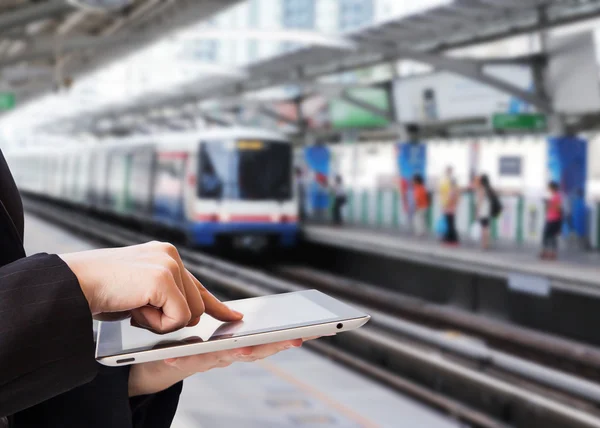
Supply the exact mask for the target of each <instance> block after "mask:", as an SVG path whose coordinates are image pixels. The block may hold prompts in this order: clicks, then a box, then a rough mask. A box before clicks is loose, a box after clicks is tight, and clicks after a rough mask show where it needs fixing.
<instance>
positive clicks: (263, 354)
mask: <svg viewBox="0 0 600 428" xmlns="http://www.w3.org/2000/svg"><path fill="white" fill-rule="evenodd" d="M300 346H302V340H301V339H298V340H288V341H285V342H279V343H269V344H265V345H258V346H253V347H252V348H249V349H250V351H251V352H250V353H248V352H246V353H244V354H238V355H235V356H233V358H235V361H239V362H254V361H257V360H263V359H265V358H269V357H272V356H273V355H275V354H278V353H280V352H282V351H285V350H288V349H292V348H299V347H300Z"/></svg>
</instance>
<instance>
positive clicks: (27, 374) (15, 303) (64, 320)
mask: <svg viewBox="0 0 600 428" xmlns="http://www.w3.org/2000/svg"><path fill="white" fill-rule="evenodd" d="M23 222H24V221H23V208H22V204H21V199H20V196H19V192H18V190H17V188H16V186H15V184H14V181H13V179H12V176H11V175H10V172H9V169H8V166H7V165H6V162H5V160H4V157H3V155H2V152H1V151H0V427H2V425H3V422H2V417H3V416H9V415H10V416H9V417H8V420H9V425H10V427H11V428H20V427H36V428H40V427H53V428H54V427H56V428H59V427H61V428H62V427H65V428H71V427H77V428H86V427H98V428H100V427H102V428H107V427H111V428H121V427H122V428H131V427H136V428H141V427H144V428H149V427H152V428H163V427H168V426H170V424H171V421H172V419H173V416H174V414H175V411H176V408H177V404H178V400H179V394H180V392H181V387H182V385H181V383H180V384H178V385H176V386H174V387H173V388H170V389H168V390H166V391H164V392H162V393H160V394H156V395H152V396H145V397H137V398H135V399H132V400H130V399H129V397H128V391H127V383H128V377H129V370H128V368H127V367H123V368H107V367H104V366H101V365H99V364H98V363H96V361H95V358H94V348H95V346H94V337H93V323H92V316H91V313H90V311H89V308H88V304H87V301H86V299H85V297H84V295H83V292H82V291H81V288H80V286H79V283H78V281H77V278H76V277H75V275H74V274H73V272H71V270H70V269H69V267H68V266H67V265H66V264H65V263H64V262H63V261H62V259H61V258H60V257H58V256H56V255H52V254H37V255H34V256H31V257H25V251H24V249H23V243H22V241H23ZM4 423H6V421H4Z"/></svg>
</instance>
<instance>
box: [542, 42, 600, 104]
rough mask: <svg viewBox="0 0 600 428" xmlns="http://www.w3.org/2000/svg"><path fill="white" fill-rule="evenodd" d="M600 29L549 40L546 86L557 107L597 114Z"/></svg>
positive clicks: (599, 94) (599, 92)
mask: <svg viewBox="0 0 600 428" xmlns="http://www.w3.org/2000/svg"><path fill="white" fill-rule="evenodd" d="M598 36H600V33H599V32H597V31H584V32H581V33H577V34H569V35H560V36H553V37H550V38H549V39H548V50H549V58H548V67H547V73H546V80H547V87H548V92H549V96H550V99H551V100H552V104H553V107H554V110H556V111H557V112H559V113H565V114H586V113H597V112H598V111H599V110H600V85H598V49H597V46H598V45H599V44H598Z"/></svg>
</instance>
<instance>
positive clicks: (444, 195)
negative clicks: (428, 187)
mask: <svg viewBox="0 0 600 428" xmlns="http://www.w3.org/2000/svg"><path fill="white" fill-rule="evenodd" d="M439 194H440V202H441V204H442V211H443V213H444V218H445V219H446V233H445V234H444V243H446V244H449V245H457V244H458V232H457V231H456V207H457V205H458V199H459V190H458V186H457V184H456V180H455V179H454V173H453V169H452V167H451V166H449V167H448V168H446V176H445V177H444V179H443V180H442V182H441V184H440V191H439Z"/></svg>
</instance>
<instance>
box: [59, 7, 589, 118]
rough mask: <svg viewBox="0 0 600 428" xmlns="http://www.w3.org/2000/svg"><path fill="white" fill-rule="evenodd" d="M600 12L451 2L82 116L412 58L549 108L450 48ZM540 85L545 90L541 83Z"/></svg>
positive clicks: (534, 60)
mask: <svg viewBox="0 0 600 428" xmlns="http://www.w3.org/2000/svg"><path fill="white" fill-rule="evenodd" d="M597 16H600V0H454V1H452V2H449V3H448V4H447V5H444V6H440V7H437V8H433V9H429V10H427V11H425V12H423V13H418V14H415V15H412V16H407V17H403V18H399V19H395V20H391V21H388V22H385V23H383V24H379V25H375V26H371V27H366V28H361V29H359V30H357V31H354V32H351V33H348V34H345V35H344V40H343V41H341V40H340V38H339V37H336V38H335V40H331V41H327V42H324V41H321V42H319V41H318V40H315V39H313V40H308V41H307V42H309V43H311V44H310V45H308V46H306V47H303V48H300V49H297V50H294V51H291V52H288V53H284V54H282V55H279V56H276V57H274V58H270V59H267V60H265V61H261V62H258V63H254V64H250V65H248V66H247V67H246V70H245V74H246V77H245V78H243V79H221V80H212V79H211V80H210V82H207V80H206V78H202V79H200V80H198V81H196V82H193V83H191V84H187V85H185V86H184V87H180V88H177V89H175V90H173V92H172V93H169V94H147V95H146V96H144V97H143V98H140V99H137V100H133V101H132V103H131V104H129V105H126V106H120V107H114V106H112V107H111V108H110V109H109V110H107V111H98V112H95V113H94V114H92V115H91V116H88V117H87V119H86V121H87V122H90V121H92V122H93V121H94V120H98V119H101V118H104V117H107V116H108V117H121V116H123V115H136V114H137V115H142V116H143V115H145V114H146V113H147V112H149V111H157V110H164V109H176V108H177V106H181V105H190V104H198V103H200V102H202V101H205V100H210V99H221V98H223V97H238V96H241V95H242V94H244V93H247V92H252V91H257V90H261V89H265V88H269V87H275V86H279V85H284V84H297V85H299V86H303V85H311V84H312V83H313V82H315V80H317V79H319V78H321V77H323V76H327V75H332V74H336V73H341V72H344V71H349V70H355V69H358V68H362V67H368V66H372V65H376V64H381V63H389V62H393V61H396V60H400V59H413V60H417V61H420V62H423V63H427V64H430V65H432V66H433V67H434V68H438V69H445V70H449V71H452V72H454V73H456V74H459V75H462V76H465V77H468V78H470V79H474V80H476V81H479V82H482V83H485V84H487V85H489V86H492V87H495V88H497V89H500V90H502V91H505V92H507V93H509V94H512V95H513V96H515V97H518V98H520V99H522V100H524V101H526V102H527V103H529V104H531V105H533V106H535V107H536V108H537V109H538V110H540V111H543V112H546V113H550V114H551V113H553V111H552V103H551V100H549V99H548V97H547V96H546V95H545V93H544V91H543V90H542V89H541V90H539V92H537V93H532V92H528V91H525V90H523V89H521V88H519V87H516V86H514V85H512V84H511V83H510V82H506V81H504V80H501V79H499V78H497V77H494V76H492V75H490V74H487V73H486V72H485V65H487V64H488V61H487V60H475V59H465V58H460V59H458V58H456V57H452V56H449V55H447V52H448V51H451V50H452V49H457V48H461V47H465V46H468V45H472V44H477V43H481V42H490V41H494V40H499V39H503V38H506V37H510V36H514V35H517V34H525V33H532V32H537V31H542V30H545V29H548V28H553V27H556V26H561V25H565V24H569V23H573V22H577V21H581V20H585V19H590V18H593V17H597ZM543 60H544V55H543V54H542V55H536V56H533V57H531V58H514V59H511V58H495V59H490V60H489V63H498V62H515V63H528V64H532V65H543ZM536 75H540V73H536ZM537 86H538V88H543V85H537ZM343 97H344V98H345V99H346V100H347V101H349V102H354V103H355V104H358V100H353V99H352V97H351V96H350V95H349V94H347V93H344V94H343ZM363 104H364V103H363ZM361 107H364V108H367V109H369V110H370V111H372V112H373V113H374V114H382V115H386V116H389V114H387V113H386V112H382V111H378V109H376V108H375V107H373V106H369V105H361ZM73 119H75V118H73ZM73 119H71V120H70V121H72V120H73ZM63 125H64V123H63Z"/></svg>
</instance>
